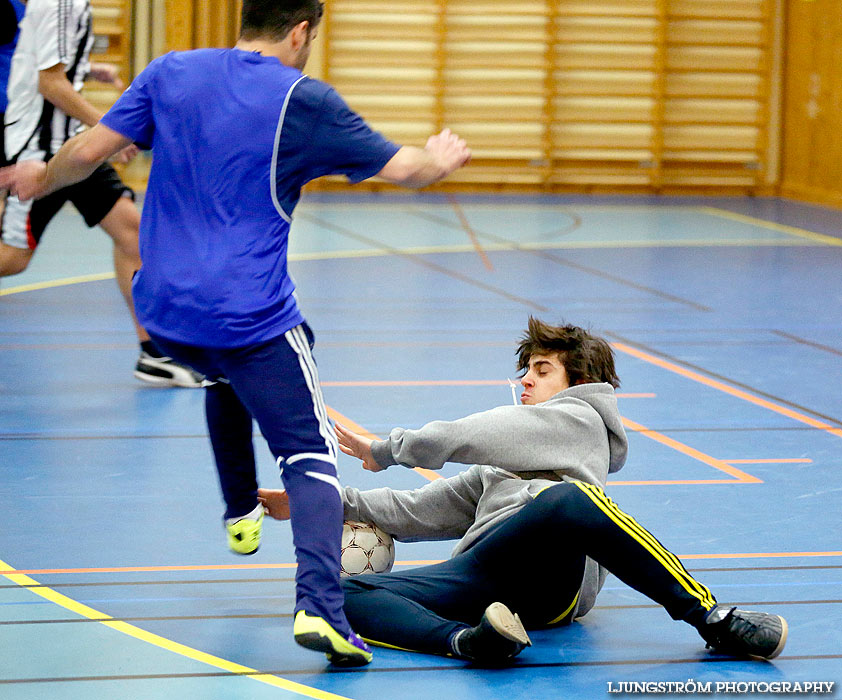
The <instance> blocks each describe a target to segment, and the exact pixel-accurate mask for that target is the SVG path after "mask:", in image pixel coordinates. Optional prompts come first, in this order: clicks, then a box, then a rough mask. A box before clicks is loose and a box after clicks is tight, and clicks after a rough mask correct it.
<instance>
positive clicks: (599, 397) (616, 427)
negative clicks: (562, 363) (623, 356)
mask: <svg viewBox="0 0 842 700" xmlns="http://www.w3.org/2000/svg"><path fill="white" fill-rule="evenodd" d="M570 399H577V400H579V401H584V402H585V403H586V404H588V405H589V406H591V407H592V408H593V409H594V410H595V411H596V412H597V413H598V414H599V417H600V418H601V419H602V422H603V423H604V424H605V428H606V430H607V431H608V449H609V452H610V458H609V461H608V472H609V473H610V474H613V473H614V472H617V471H620V469H622V467H623V465H624V464H625V463H626V457H627V456H628V453H629V441H628V438H627V437H626V431H625V428H623V420H622V417H621V416H620V411H619V409H618V408H617V395H616V393H615V392H614V387H613V386H611V385H610V384H607V383H598V384H597V383H594V384H577V385H575V386H571V387H569V388H568V389H565V390H564V391H560V392H559V393H558V394H556V395H555V396H553V397H552V398H551V399H549V400H548V401H545V402H544V403H543V404H539V405H544V406H552V405H554V404H563V403H566V402H569V401H570Z"/></svg>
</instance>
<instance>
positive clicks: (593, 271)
mask: <svg viewBox="0 0 842 700" xmlns="http://www.w3.org/2000/svg"><path fill="white" fill-rule="evenodd" d="M410 213H412V214H415V215H416V216H418V217H420V218H423V219H428V220H430V221H433V222H435V223H439V224H442V225H445V226H448V227H450V228H458V229H459V230H461V227H459V226H456V225H455V224H454V223H453V222H452V221H449V220H447V219H443V218H440V217H438V216H436V215H435V214H429V213H428V212H424V211H410ZM475 230H476V229H475ZM476 233H477V235H478V236H482V237H483V238H487V239H489V240H492V241H497V242H498V243H502V244H503V245H505V246H507V247H509V248H511V249H512V250H516V251H518V252H520V253H528V254H529V255H535V256H537V257H539V258H544V259H545V260H550V261H552V262H554V263H556V264H558V265H562V266H564V267H569V268H572V269H574V270H578V271H579V272H585V273H587V274H589V275H593V276H595V277H600V278H602V279H607V280H610V281H611V282H614V283H615V284H619V285H622V286H624V287H630V288H631V289H636V290H638V291H640V292H646V293H647V294H652V295H654V296H657V297H659V298H661V299H665V300H667V301H672V302H675V303H678V304H683V305H684V306H689V307H690V308H692V309H695V310H696V311H705V312H709V311H713V309H712V308H711V307H709V306H705V305H704V304H699V303H697V302H695V301H690V300H689V299H684V298H682V297H678V296H675V295H674V294H669V293H667V292H662V291H661V290H660V289H654V288H653V287H647V286H646V285H644V284H638V283H637V282H632V281H631V280H628V279H625V278H624V277H618V276H617V275H612V274H610V273H608V272H605V271H603V270H599V269H597V268H595V267H589V266H587V265H581V264H580V263H574V262H572V261H571V260H567V259H566V258H563V257H561V256H560V255H556V254H555V253H550V252H548V251H546V250H540V249H539V250H536V249H534V248H526V247H524V246H522V245H520V244H519V243H517V242H515V241H512V240H510V239H508V238H503V237H502V236H497V235H495V234H493V233H485V232H484V231H478V230H476ZM489 252H490V253H493V252H496V251H489Z"/></svg>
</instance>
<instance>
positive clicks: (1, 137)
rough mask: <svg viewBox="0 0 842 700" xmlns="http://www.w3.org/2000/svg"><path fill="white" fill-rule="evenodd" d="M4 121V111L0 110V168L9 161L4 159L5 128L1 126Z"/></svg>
mask: <svg viewBox="0 0 842 700" xmlns="http://www.w3.org/2000/svg"><path fill="white" fill-rule="evenodd" d="M5 121H6V113H5V112H0V168H2V167H4V166H6V165H8V164H9V161H7V160H6V137H5V134H6V129H5V128H4V127H3V124H4V123H5Z"/></svg>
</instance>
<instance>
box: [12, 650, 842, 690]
mask: <svg viewBox="0 0 842 700" xmlns="http://www.w3.org/2000/svg"><path fill="white" fill-rule="evenodd" d="M835 659H842V654H802V655H798V656H783V655H782V656H779V657H777V658H776V659H775V660H774V662H773V665H777V664H778V663H780V662H784V661H831V660H835ZM735 661H736V662H745V663H752V664H757V663H764V662H758V661H747V660H746V659H739V658H735V657H733V656H717V655H713V654H711V655H709V656H698V657H691V658H681V659H617V660H605V661H556V662H551V663H525V662H524V663H518V662H515V663H514V664H512V665H511V666H506V667H504V669H502V670H506V671H508V672H512V671H520V670H522V671H527V670H530V669H536V668H589V667H600V666H650V665H657V666H660V665H662V664H696V663H733V662H735ZM466 669H471V670H484V671H488V672H489V673H494V672H495V670H496V669H487V668H482V667H479V666H472V665H469V664H465V663H459V662H454V664H453V665H449V666H420V667H419V666H409V667H405V666H403V667H402V666H395V667H392V668H379V667H371V666H365V667H362V668H336V667H328V668H325V669H323V670H321V671H318V672H314V671H312V670H300V669H288V670H287V669H284V670H277V669H273V670H267V671H248V672H239V673H238V672H233V671H208V672H206V673H144V674H140V673H139V674H121V675H109V676H54V677H45V678H7V679H2V680H0V684H2V685H15V684H17V685H22V684H27V683H78V682H90V681H142V680H143V681H145V680H173V679H176V678H235V677H245V678H248V677H251V676H280V677H282V678H283V677H286V676H312V675H314V674H315V673H319V674H330V675H337V674H339V675H342V674H350V673H366V674H368V673H419V672H422V671H428V672H429V671H458V672H462V671H465V670H466Z"/></svg>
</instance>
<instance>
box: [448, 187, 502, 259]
mask: <svg viewBox="0 0 842 700" xmlns="http://www.w3.org/2000/svg"><path fill="white" fill-rule="evenodd" d="M447 201H448V202H450V206H452V207H453V211H455V212H456V216H457V217H458V218H459V223H460V224H461V225H462V228H463V229H464V230H465V232H466V233H467V234H468V238H470V239H471V245H473V246H474V250H476V251H477V255H479V257H480V259H481V260H482V264H483V265H485V269H486V270H493V269H494V265H492V264H491V260H489V259H488V255H486V253H485V251H484V250H483V248H482V245H481V244H480V242H479V238H478V237H477V233H476V231H474V229H473V227H472V226H471V223H470V222H469V221H468V217H467V216H465V212H464V211H462V207H460V206H459V202H457V201H456V197H454V196H453V195H452V194H448V195H447Z"/></svg>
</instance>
